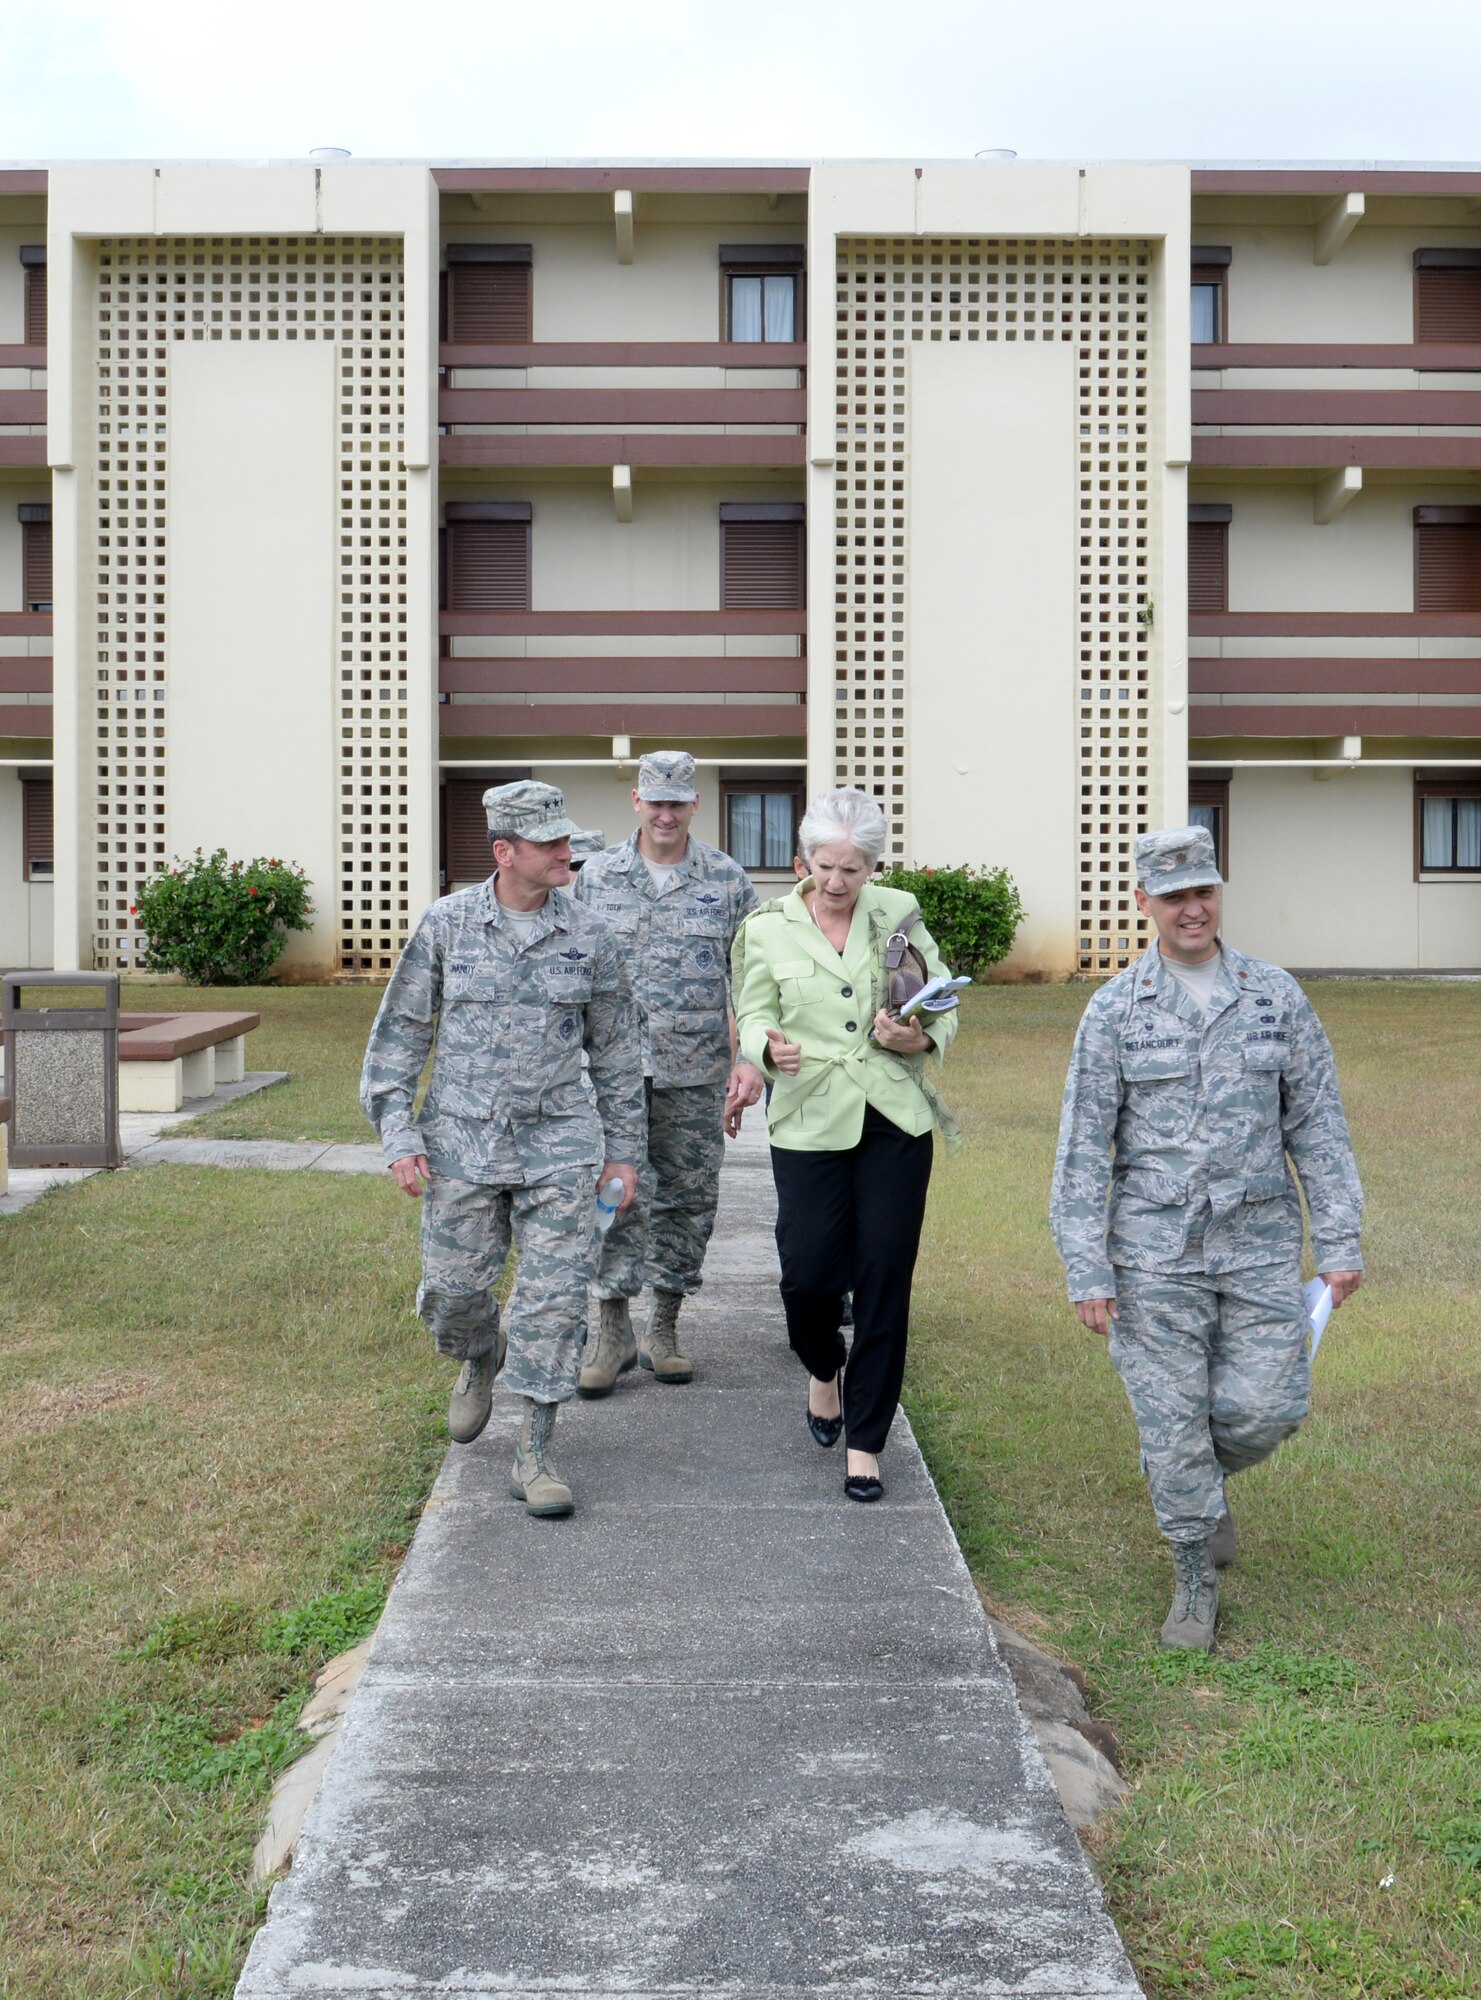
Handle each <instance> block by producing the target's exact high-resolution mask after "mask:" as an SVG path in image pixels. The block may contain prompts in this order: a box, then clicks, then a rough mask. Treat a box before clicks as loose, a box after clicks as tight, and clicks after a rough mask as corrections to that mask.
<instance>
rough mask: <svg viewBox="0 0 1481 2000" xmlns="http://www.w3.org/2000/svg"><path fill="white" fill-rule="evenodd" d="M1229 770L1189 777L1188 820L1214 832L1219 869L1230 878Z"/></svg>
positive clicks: (1193, 824)
mask: <svg viewBox="0 0 1481 2000" xmlns="http://www.w3.org/2000/svg"><path fill="white" fill-rule="evenodd" d="M1232 775H1233V774H1232V772H1230V771H1200V772H1199V773H1198V775H1197V776H1196V777H1190V778H1189V780H1188V824H1189V826H1206V827H1207V828H1208V830H1209V833H1210V834H1211V835H1212V836H1213V843H1214V859H1215V861H1217V863H1218V864H1219V873H1220V874H1221V875H1222V876H1223V878H1224V880H1225V881H1226V882H1227V881H1228V880H1229V780H1230V778H1231V776H1232Z"/></svg>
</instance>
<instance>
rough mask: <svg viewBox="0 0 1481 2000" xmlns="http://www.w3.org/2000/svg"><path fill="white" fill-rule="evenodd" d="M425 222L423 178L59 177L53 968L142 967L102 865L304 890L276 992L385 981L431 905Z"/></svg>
mask: <svg viewBox="0 0 1481 2000" xmlns="http://www.w3.org/2000/svg"><path fill="white" fill-rule="evenodd" d="M434 208H435V202H434V195H433V191H432V189H431V185H430V177H429V176H428V175H427V174H426V173H425V171H424V170H420V169H408V168H365V169H359V170H357V171H356V172H355V173H354V174H349V173H343V172H339V173H337V172H335V171H334V170H328V171H324V172H321V171H319V170H317V169H315V168H312V167H290V168H281V169H279V168H273V169H262V168H251V167H211V168H188V167H165V168H162V169H159V170H155V169H153V168H148V167H146V168H117V169H99V168H65V167H64V168H58V169H55V170H54V171H53V173H52V176H51V186H50V210H49V228H50V243H51V252H50V268H51V274H52V333H53V340H54V342H55V344H56V345H57V346H59V347H60V348H62V349H63V351H64V352H68V353H70V356H71V363H72V365H71V369H70V371H69V370H67V369H62V370H58V371H54V375H53V388H52V398H51V410H50V417H51V424H50V431H49V435H50V439H51V451H52V457H53V462H54V466H55V468H56V472H57V478H56V495H55V499H54V507H55V515H54V519H55V524H56V529H57V539H58V544H59V563H58V609H57V617H56V647H57V667H56V690H55V692H56V701H57V725H58V730H57V736H58V743H59V745H62V746H65V747H64V750H63V753H62V754H61V755H59V757H58V760H57V771H56V804H57V820H58V839H57V877H58V906H59V912H60V913H61V914H59V919H58V936H57V953H58V957H57V962H58V964H59V965H66V964H75V963H77V962H78V961H79V960H82V961H83V962H86V961H87V960H89V959H91V961H92V962H94V963H99V962H101V963H104V964H110V965H117V966H118V967H119V969H128V968H130V967H131V966H132V965H133V964H134V962H135V959H136V956H137V953H138V950H139V942H138V940H137V937H136V936H135V935H134V934H133V931H132V929H131V927H130V926H129V922H128V917H127V914H126V907H127V903H128V900H129V894H128V892H129V890H130V889H131V888H132V887H133V886H134V885H133V878H132V872H131V873H130V875H129V877H128V880H127V884H126V882H125V880H123V879H120V880H117V881H115V880H113V879H112V877H111V875H110V878H109V879H108V880H106V881H105V880H102V879H100V876H99V872H98V871H99V867H100V865H101V857H102V856H103V855H108V856H110V857H111V856H112V854H113V853H114V852H115V850H116V852H117V854H118V855H120V856H125V857H127V859H128V865H129V868H130V870H131V871H132V870H133V869H135V868H137V869H139V870H141V871H142V870H143V869H144V868H145V867H146V865H147V866H148V867H149V868H151V869H152V868H154V867H155V866H157V865H159V863H160V861H161V860H163V861H164V862H166V863H167V862H168V859H169V857H171V856H173V855H175V854H179V853H187V852H189V851H190V850H192V849H193V848H194V847H196V846H201V847H203V848H205V849H206V850H207V851H209V850H210V849H211V848H212V847H215V846H226V847H227V848H228V849H229V850H230V851H231V852H232V853H233V855H234V856H236V855H240V856H241V857H242V858H248V857H249V856H250V855H253V854H265V855H281V856H283V857H284V858H286V859H294V860H299V861H301V862H302V863H303V864H304V865H305V866H306V867H307V868H308V870H309V873H310V875H311V877H312V879H313V884H314V889H313V894H314V900H315V904H316V908H317V915H316V918H315V923H314V929H313V932H312V933H311V934H310V935H308V936H306V937H303V938H296V939H295V940H293V942H292V944H291V945H290V948H289V952H288V954H287V955H286V956H285V960H284V966H285V970H286V971H287V972H288V973H289V975H290V976H292V975H293V974H294V972H295V971H296V972H297V973H298V975H299V976H327V975H329V974H330V973H332V972H334V971H335V970H341V971H342V970H346V969H350V968H351V965H352V964H353V966H354V967H355V969H359V970H363V971H372V972H374V971H388V970H389V969H390V965H391V964H392V963H394V954H395V951H396V949H398V948H399V945H400V942H401V941H402V939H404V937H405V935H406V932H407V929H408V927H409V925H410V924H411V923H412V922H414V920H415V917H416V915H417V914H418V913H419V912H420V910H421V908H422V907H423V906H424V904H425V903H426V902H427V901H428V900H429V899H430V897H431V895H432V894H433V893H435V885H436V867H437V858H436V851H435V804H436V790H435V764H434V761H433V758H434V751H433V742H434V735H433V731H434V725H435V703H434V702H433V700H432V695H431V690H432V688H433V687H434V685H435V683H434V680H433V670H434V661H435V643H434V636H435V635H434V629H433V628H434V623H435V586H434V576H435V571H434V567H433V550H434V547H435V542H434V511H433V493H434V487H435V461H434V457H433V452H434V439H435V417H434V400H433V399H434V396H435V381H436V376H435V288H436V252H435V234H434V221H435V216H434ZM109 288H111V289H109ZM131 288H132V289H131ZM362 288H363V289H362ZM130 300H134V301H136V302H137V304H138V307H139V308H140V316H141V318H142V321H143V327H142V329H141V330H142V331H144V332H145V334H146V338H145V339H144V340H143V341H142V343H141V341H140V331H133V333H132V343H131V345H132V346H133V347H136V348H138V349H139V351H138V352H137V353H125V351H124V343H125V342H128V341H130V333H131V330H132V329H133V326H134V314H133V312H132V310H131V309H130V306H129V302H130ZM362 300H363V305H362ZM104 301H106V302H104ZM331 305H332V306H333V310H331ZM336 314H337V315H338V316H337V317H336ZM310 327H312V328H314V329H315V335H316V337H315V338H313V339H311V338H310V335H309V332H308V329H309V328H310ZM290 329H292V331H290ZM295 333H296V334H297V335H298V336H299V337H298V338H297V339H295V338H294V337H293V336H294V334H295ZM136 373H137V375H138V377H139V378H140V379H139V380H138V381H137V383H136V381H135V379H134V378H135V375H136ZM110 394H111V397H112V401H113V402H115V403H121V404H122V405H123V407H122V409H121V411H120V414H121V415H125V416H126V415H128V411H129V405H128V402H127V401H126V400H125V399H129V398H132V399H133V400H134V401H136V402H137V404H138V407H137V409H135V410H134V411H133V416H132V420H131V421H132V422H133V424H134V425H135V426H137V427H138V431H139V437H138V443H137V445H135V444H134V441H133V437H132V435H131V432H130V425H129V424H128V423H114V422H113V421H111V419H110V413H109V408H108V402H109V397H110ZM361 398H365V399H371V400H366V401H365V402H364V403H363V404H362V401H361ZM156 399H158V402H159V406H158V408H157V409H156V407H155V401H156ZM345 399H348V400H345ZM380 399H384V401H382V400H380ZM146 406H147V407H146ZM140 418H143V419H145V422H144V423H143V424H142V425H140V424H139V419H140ZM366 419H369V421H366ZM146 435H147V443H146ZM131 448H132V449H133V450H137V451H138V452H139V459H138V462H137V463H134V462H131ZM110 455H111V456H110ZM146 461H147V462H146ZM100 466H106V471H104V472H100V470H99V468H100ZM223 468H224V469H225V474H226V476H225V478H224V479H223ZM141 473H142V474H145V475H146V476H144V477H142V478H141V477H139V475H140V474H141ZM131 487H132V489H133V491H134V492H137V494H138V496H139V497H138V500H137V503H135V502H134V499H133V493H132V492H130V491H129V489H130V488H131ZM146 493H147V505H148V508H149V513H148V516H147V518H146V519H141V520H137V521H132V520H129V519H128V518H127V516H128V510H129V508H130V506H131V505H132V504H137V505H138V506H139V507H140V508H141V509H142V508H143V507H144V506H145V505H146V498H145V496H146ZM125 496H127V497H125ZM141 526H142V527H144V528H145V530H146V534H145V535H143V536H130V535H128V534H121V533H120V529H121V528H122V529H127V528H129V527H141ZM129 541H135V542H136V543H137V544H138V548H137V552H136V551H132V550H131V551H129V553H130V555H131V557H132V560H133V562H134V563H135V565H140V564H145V563H146V562H147V563H149V564H150V565H153V567H151V568H150V570H149V571H148V573H147V575H143V576H139V577H138V578H137V579H136V580H137V581H138V582H144V583H147V584H148V585H149V588H148V589H147V590H145V591H143V592H135V591H133V590H130V591H127V592H124V593H119V592H117V591H116V590H110V589H109V588H108V587H107V586H108V583H109V577H110V575H112V577H113V578H114V579H115V581H117V580H118V565H119V563H120V561H121V556H122V553H123V552H124V551H125V549H126V548H127V544H128V543H129ZM109 544H111V546H109ZM162 545H163V546H164V547H166V548H167V550H168V562H167V563H165V562H162V561H160V560H159V552H160V550H161V547H162ZM362 549H364V550H365V551H367V553H366V554H364V555H363V556H362V554H361V550H362ZM372 564H374V565H375V567H374V568H372ZM360 565H363V567H361V566H360ZM69 567H70V578H69V576H68V571H69ZM125 580H127V579H125ZM68 582H70V587H66V585H67V584H68ZM376 586H378V587H376ZM146 598H147V599H148V600H149V602H150V604H151V606H152V607H153V608H152V609H151V610H150V611H149V612H147V613H144V614H142V616H147V617H149V618H150V619H151V620H152V624H151V626H150V628H149V630H148V637H149V641H150V644H149V647H148V649H147V652H146V653H145V654H144V656H143V657H142V658H141V657H140V648H139V647H138V646H137V645H132V644H131V645H129V647H128V650H127V651H126V652H125V651H123V650H120V648H121V646H122V645H123V644H124V643H125V635H124V633H122V632H110V631H109V626H110V625H111V623H112V621H113V619H114V618H115V617H116V618H117V620H118V624H119V625H120V626H121V625H123V623H124V618H125V615H126V614H125V613H124V611H123V610H122V608H121V607H122V606H123V605H125V604H131V603H133V602H134V601H136V600H137V601H138V602H139V603H141V604H142V603H143V602H144V601H145V599H146ZM362 606H363V607H365V608H364V609H363V610H362V609H361V607H362ZM116 607H117V608H116ZM382 607H386V608H384V609H383V608H382ZM127 615H128V616H130V617H132V616H133V614H132V613H129V614H127ZM142 616H141V623H142ZM100 621H101V623H100ZM362 621H363V623H362ZM95 635H101V636H100V637H99V636H95ZM144 637H145V634H144V632H142V631H141V632H139V633H137V634H136V633H134V632H133V631H132V630H129V631H128V633H127V639H128V640H129V641H133V640H135V639H136V638H137V639H138V640H142V639H143V638H144ZM110 638H111V640H112V643H111V644H108V643H107V641H108V640H109V639H110ZM105 651H106V654H107V655H109V656H111V657H104V654H105ZM161 654H162V655H163V658H161V657H160V656H161ZM136 660H138V661H139V664H138V665H137V666H136V665H135V661H136ZM362 662H365V663H367V664H365V665H362ZM371 662H373V664H370V663H371ZM125 663H126V664H125ZM386 667H389V672H388V671H386V670H385V668H386ZM135 680H137V681H138V682H139V683H140V686H139V687H138V688H137V689H136V688H135V686H134V681H135ZM125 681H127V682H128V685H127V686H122V685H120V684H121V683H123V682H125ZM387 681H390V683H391V685H390V686H385V685H383V683H385V682H387ZM362 683H364V685H362ZM136 695H137V697H138V699H139V701H140V702H141V703H144V702H146V698H147V705H146V706H145V707H143V708H141V709H140V710H139V711H138V713H139V720H140V723H141V725H142V724H143V720H144V717H145V715H146V714H147V715H149V716H150V717H151V718H152V729H151V731H150V733H149V735H148V737H147V740H146V742H144V743H141V744H138V745H134V744H132V743H130V744H128V745H127V747H125V745H124V744H123V743H121V742H120V739H124V738H127V737H128V736H129V735H130V730H129V729H128V728H127V727H126V726H125V723H124V716H125V707H124V703H125V701H126V700H127V701H129V702H130V703H131V702H132V701H133V699H134V697H135V696H136ZM128 712H129V713H130V714H131V713H132V712H133V711H132V709H130V710H129V711H128ZM105 714H106V716H107V718H108V720H107V721H106V723H105V722H103V721H101V720H99V721H96V722H95V720H94V718H95V716H101V715H105ZM115 718H116V719H115ZM98 732H101V734H99V733H98ZM110 732H112V733H111V734H110ZM137 733H138V735H139V736H141V737H144V736H145V735H146V730H145V728H144V727H142V726H141V727H140V729H139V730H138V732H137ZM132 753H136V754H137V756H138V759H139V761H138V763H137V764H135V763H134V762H133V754H132ZM146 753H147V754H146ZM110 756H111V757H112V759H113V763H112V764H110V765H108V766H107V769H108V777H107V781H106V783H105V784H103V785H101V786H100V785H99V783H98V782H97V779H96V776H95V772H96V770H97V769H98V768H99V758H100V757H102V758H104V759H107V758H108V757H110ZM126 759H127V762H126ZM115 816H116V820H117V822H118V823H116V824H115V823H112V822H113V821H114V819H115ZM105 819H107V820H109V821H110V824H108V825H107V827H106V829H105V827H104V824H103V822H104V820H105ZM105 831H106V833H107V834H109V835H117V834H122V835H124V839H123V840H115V839H109V840H108V841H107V842H106V845H105V842H104V840H103V839H101V838H99V836H100V835H102V834H103V833H104V832H105ZM295 847H296V848H297V849H298V851H297V852H296V853H295V852H293V849H294V848H295ZM135 855H138V856H140V857H143V858H141V859H138V860H135V859H134V858H133V857H134V856H135ZM110 867H112V868H116V869H117V870H118V871H120V873H121V872H122V871H123V870H124V867H125V860H124V859H119V860H117V861H116V862H112V861H111V860H110Z"/></svg>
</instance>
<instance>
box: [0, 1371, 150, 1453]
mask: <svg viewBox="0 0 1481 2000" xmlns="http://www.w3.org/2000/svg"><path fill="white" fill-rule="evenodd" d="M158 1387H159V1377H158V1376H157V1375H127V1374H124V1375H113V1376H109V1377H105V1378H104V1379H103V1380H102V1381H91V1382H71V1383H67V1384H65V1385H59V1386H57V1387H55V1388H46V1387H40V1386H38V1387H37V1388H35V1389H33V1390H32V1392H31V1393H30V1395H29V1396H27V1397H26V1398H25V1399H24V1401H22V1402H21V1403H19V1404H16V1405H14V1406H13V1407H12V1408H10V1409H7V1410H0V1445H6V1444H10V1443H12V1442H13V1441H14V1440H15V1439H16V1438H22V1437H43V1436H45V1434H46V1433H47V1432H48V1431H59V1430H61V1429H62V1427H63V1426H64V1425H65V1424H75V1423H78V1422H80V1421H81V1419H82V1418H84V1417H95V1416H97V1415H99V1413H100V1412H101V1411H103V1410H110V1409H112V1408H113V1407H114V1406H115V1405H116V1404H118V1403H133V1402H137V1401H138V1399H139V1397H140V1396H152V1395H153V1393H154V1391H155V1390H156V1389H157V1388H158Z"/></svg>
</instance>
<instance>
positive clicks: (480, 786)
mask: <svg viewBox="0 0 1481 2000" xmlns="http://www.w3.org/2000/svg"><path fill="white" fill-rule="evenodd" d="M529 776H530V767H529V766H528V765H525V766H524V768H523V769H522V770H517V771H504V770H497V771H496V770H492V769H491V770H488V771H485V772H483V774H482V775H481V776H475V777H468V776H466V775H464V776H461V777H457V778H449V779H448V780H447V782H446V784H444V786H443V787H442V886H443V888H444V889H450V888H452V887H453V886H454V885H455V884H463V885H466V884H468V883H470V882H482V881H483V880H484V879H485V878H486V877H487V876H488V875H489V874H490V872H491V871H492V869H493V865H494V864H493V859H492V856H491V855H490V853H489V821H488V814H487V813H486V812H485V811H484V809H483V795H484V793H485V792H486V791H487V790H488V788H489V786H490V785H512V784H513V783H514V782H515V780H516V779H518V778H528V777H529Z"/></svg>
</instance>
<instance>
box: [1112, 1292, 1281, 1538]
mask: <svg viewBox="0 0 1481 2000" xmlns="http://www.w3.org/2000/svg"><path fill="white" fill-rule="evenodd" d="M1116 1305H1117V1311H1118V1317H1117V1318H1116V1319H1114V1320H1112V1322H1111V1338H1110V1353H1111V1360H1112V1361H1113V1363H1114V1364H1115V1367H1116V1372H1117V1373H1118V1374H1119V1375H1120V1377H1121V1380H1122V1383H1123V1385H1124V1386H1125V1389H1126V1393H1127V1396H1128V1397H1129V1399H1130V1402H1131V1408H1132V1414H1133V1415H1134V1416H1135V1418H1136V1424H1137V1430H1138V1432H1139V1433H1140V1436H1141V1446H1142V1470H1143V1472H1144V1473H1145V1474H1146V1477H1147V1484H1148V1486H1149V1488H1150V1489H1151V1494H1152V1506H1153V1509H1154V1511H1155V1513H1156V1515H1157V1526H1158V1527H1159V1528H1160V1529H1161V1531H1162V1533H1163V1535H1164V1536H1165V1537H1166V1538H1167V1540H1168V1541H1170V1542H1195V1541H1202V1540H1204V1539H1205V1538H1206V1537H1207V1536H1209V1535H1211V1534H1212V1533H1213V1532H1214V1529H1215V1528H1216V1527H1217V1526H1218V1522H1219V1516H1220V1514H1221V1513H1222V1512H1223V1507H1224V1500H1223V1476H1224V1474H1225V1473H1233V1472H1243V1471H1244V1470H1245V1469H1246V1467H1248V1466H1251V1465H1258V1464H1259V1463H1260V1461H1261V1460H1262V1459H1266V1458H1269V1456H1270V1454H1271V1453H1272V1452H1273V1451H1274V1450H1275V1449H1276V1447H1277V1446H1278V1445H1279V1444H1281V1443H1282V1442H1283V1441H1284V1440H1285V1439H1286V1438H1288V1437H1290V1436H1291V1434H1292V1432H1293V1431H1295V1430H1296V1429H1297V1427H1298V1426H1299V1424H1300V1422H1301V1420H1302V1418H1303V1417H1304V1416H1305V1415H1306V1411H1307V1407H1308V1403H1309V1400H1310V1395H1311V1360H1310V1357H1309V1355H1308V1353H1307V1345H1308V1341H1309V1337H1310V1327H1309V1325H1308V1323H1307V1318H1306V1308H1305V1305H1304V1303H1303V1300H1302V1296H1301V1272H1300V1267H1299V1266H1298V1265H1297V1264H1295V1263H1281V1264H1268V1265H1261V1266H1255V1267H1252V1268H1250V1269H1248V1270H1244V1271H1231V1272H1223V1273H1220V1274H1219V1275H1218V1276H1211V1275H1209V1274H1208V1273H1206V1272H1203V1271H1133V1270H1129V1269H1127V1268H1126V1267H1125V1266H1124V1265H1122V1266H1118V1267H1117V1271H1116Z"/></svg>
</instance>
